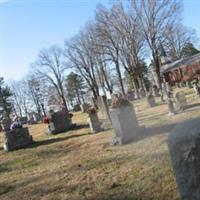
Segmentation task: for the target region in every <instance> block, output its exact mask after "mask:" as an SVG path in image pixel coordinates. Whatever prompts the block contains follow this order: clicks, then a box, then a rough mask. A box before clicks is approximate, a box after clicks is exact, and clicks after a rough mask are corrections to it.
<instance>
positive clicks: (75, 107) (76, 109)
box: [73, 104, 81, 112]
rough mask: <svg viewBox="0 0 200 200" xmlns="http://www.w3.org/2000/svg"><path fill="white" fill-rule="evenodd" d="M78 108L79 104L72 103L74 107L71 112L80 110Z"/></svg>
mask: <svg viewBox="0 0 200 200" xmlns="http://www.w3.org/2000/svg"><path fill="white" fill-rule="evenodd" d="M80 110H81V107H80V105H79V104H76V105H74V107H73V112H78V111H80Z"/></svg>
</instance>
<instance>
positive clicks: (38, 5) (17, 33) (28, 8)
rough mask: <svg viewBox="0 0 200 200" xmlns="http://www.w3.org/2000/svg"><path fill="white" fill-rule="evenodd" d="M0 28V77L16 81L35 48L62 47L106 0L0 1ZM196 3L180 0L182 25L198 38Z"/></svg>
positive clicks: (198, 4)
mask: <svg viewBox="0 0 200 200" xmlns="http://www.w3.org/2000/svg"><path fill="white" fill-rule="evenodd" d="M1 1H4V3H1V8H2V11H3V12H2V13H1V15H2V22H3V29H2V30H0V31H1V33H2V36H3V76H4V77H5V78H6V79H20V78H22V77H23V76H24V74H26V73H27V72H28V68H29V64H30V63H31V62H33V61H35V59H36V58H37V55H38V52H39V49H41V48H46V47H49V46H51V45H53V44H58V45H61V46H62V45H63V43H64V40H65V39H67V38H70V37H72V36H73V35H75V34H76V33H77V32H78V31H79V30H80V28H81V27H82V26H84V24H85V23H86V22H87V21H88V20H89V19H92V17H93V15H94V11H95V7H96V5H97V4H98V3H103V4H104V3H106V4H108V3H109V0H101V1H100V0H62V1H59V0H48V1H47V0H32V2H31V0H21V1H19V0H10V1H6V0H0V2H1ZM199 10H200V1H199V0H185V1H184V12H183V18H184V24H185V25H187V26H190V27H192V28H195V29H196V30H197V33H198V36H199V37H200V23H199V19H200V12H199Z"/></svg>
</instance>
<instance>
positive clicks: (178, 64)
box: [160, 53, 200, 73]
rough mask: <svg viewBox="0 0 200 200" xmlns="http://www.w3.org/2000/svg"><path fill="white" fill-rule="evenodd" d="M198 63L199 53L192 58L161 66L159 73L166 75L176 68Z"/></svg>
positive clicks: (199, 59)
mask: <svg viewBox="0 0 200 200" xmlns="http://www.w3.org/2000/svg"><path fill="white" fill-rule="evenodd" d="M197 62H200V53H198V54H195V55H193V56H190V57H187V58H181V59H179V60H176V61H174V62H172V63H169V64H166V65H163V66H162V67H161V70H160V71H161V73H166V72H169V71H171V70H175V69H177V68H181V67H183V66H185V65H192V64H194V63H197Z"/></svg>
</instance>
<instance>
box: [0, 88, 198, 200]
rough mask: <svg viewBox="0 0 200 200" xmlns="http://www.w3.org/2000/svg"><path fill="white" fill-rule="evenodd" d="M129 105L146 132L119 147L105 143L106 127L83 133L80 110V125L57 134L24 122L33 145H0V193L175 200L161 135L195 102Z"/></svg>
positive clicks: (24, 198)
mask: <svg viewBox="0 0 200 200" xmlns="http://www.w3.org/2000/svg"><path fill="white" fill-rule="evenodd" d="M193 97H194V95H193V93H192V92H191V90H188V91H187V98H188V100H189V102H190V104H192V103H197V100H196V99H195V98H193ZM157 100H158V99H157ZM134 105H135V110H136V113H137V116H138V120H139V122H140V124H145V125H146V126H147V128H148V130H149V132H147V134H146V135H143V136H142V137H140V138H138V139H137V141H134V142H132V143H131V144H128V145H125V146H122V147H111V146H110V145H109V142H110V140H111V137H112V134H111V130H110V131H103V132H101V133H99V134H96V135H92V134H89V132H90V131H89V128H88V127H85V126H83V124H84V123H86V118H87V116H86V115H85V114H81V113H75V115H74V118H73V119H74V121H75V122H76V123H78V124H79V125H80V124H81V125H82V126H81V127H80V128H79V129H77V130H72V131H69V132H66V133H62V134H59V135H55V136H46V135H45V134H44V132H45V129H46V126H45V125H43V124H40V125H32V126H29V130H30V133H31V134H32V135H33V137H34V139H35V140H36V141H37V143H36V144H35V145H33V146H31V147H30V148H26V149H21V150H18V151H14V152H9V153H6V152H4V151H3V150H0V199H2V200H11V199H13V200H18V199H19V200H29V199H37V200H38V199H42V200H51V199H52V200H56V199H69V200H83V199H84V200H86V199H87V200H96V199H99V200H151V199H152V200H165V199H166V200H178V199H179V196H178V193H177V189H176V183H175V178H174V175H173V172H172V168H171V164H170V160H169V155H168V150H167V145H166V138H167V136H168V133H169V131H170V128H171V126H170V124H175V123H177V122H180V121H182V120H185V119H188V118H191V117H196V116H199V114H200V107H199V106H197V107H193V108H190V109H188V110H186V111H184V112H183V113H181V114H178V115H176V116H173V117H171V116H168V115H167V107H166V105H164V104H161V102H159V105H158V106H157V107H155V108H148V107H147V104H146V101H145V100H141V101H136V102H135V103H134ZM157 126H160V127H157ZM0 143H1V144H2V137H0Z"/></svg>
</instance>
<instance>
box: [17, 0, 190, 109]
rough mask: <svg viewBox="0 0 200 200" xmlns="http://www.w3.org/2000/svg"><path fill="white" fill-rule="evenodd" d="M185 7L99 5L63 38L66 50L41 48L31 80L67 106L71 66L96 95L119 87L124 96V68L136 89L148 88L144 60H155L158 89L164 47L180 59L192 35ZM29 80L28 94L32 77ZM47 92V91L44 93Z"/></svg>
mask: <svg viewBox="0 0 200 200" xmlns="http://www.w3.org/2000/svg"><path fill="white" fill-rule="evenodd" d="M181 9H182V3H181V1H180V0H159V1H158V0H140V1H138V0H130V1H122V2H117V3H114V4H113V5H112V7H111V8H107V7H104V6H103V5H99V6H98V7H97V9H96V13H95V17H94V19H93V20H91V21H90V22H88V23H87V24H86V25H85V27H84V28H82V30H80V32H79V33H78V34H77V35H75V36H74V37H73V38H71V39H68V40H67V41H65V44H64V47H63V48H60V47H57V46H53V47H51V48H49V49H44V50H42V51H40V53H39V57H38V60H37V61H36V62H35V63H34V64H33V65H32V66H31V68H32V73H33V74H34V77H36V78H33V76H32V78H33V79H35V80H45V83H47V85H48V87H53V88H54V89H55V91H56V92H57V94H58V97H59V98H60V99H61V101H62V105H63V106H64V107H65V108H66V109H67V104H66V96H67V95H66V94H65V88H64V80H65V78H66V73H65V72H66V70H67V69H71V70H73V71H75V72H77V73H78V74H79V75H81V76H82V77H83V78H84V80H85V82H86V83H87V86H88V87H89V89H90V91H91V92H92V95H93V96H94V97H95V98H97V96H99V94H100V92H102V91H103V92H104V93H106V92H108V93H110V94H112V93H113V91H114V90H116V88H118V89H119V91H120V92H121V93H122V94H123V95H125V93H126V89H125V86H124V81H123V77H124V72H125V71H126V72H127V73H128V74H129V76H130V77H131V81H132V83H133V86H134V90H138V89H139V88H144V89H145V90H146V89H148V88H147V85H146V84H145V83H144V77H145V76H146V75H147V74H146V63H145V61H146V60H152V63H153V66H154V67H155V70H156V74H157V79H156V80H157V81H156V84H157V86H158V87H160V86H161V81H162V80H161V77H160V67H161V63H160V57H161V56H162V52H163V50H164V51H165V53H166V54H167V55H168V56H169V57H171V59H172V60H176V59H178V58H180V57H181V49H182V48H183V47H184V45H185V44H186V43H188V42H192V41H193V39H194V35H193V34H192V32H191V31H190V30H189V29H188V28H186V27H184V26H183V25H182V23H181ZM69 28H70V27H69ZM28 82H29V92H30V90H31V87H30V78H28ZM32 86H34V84H33V85H32ZM15 91H17V89H15ZM36 91H37V90H36ZM17 93H18V92H17ZM23 93H24V92H23ZM32 93H33V91H32ZM32 93H31V94H32ZM44 94H48V92H40V95H44ZM32 95H33V96H34V93H33V94H32ZM16 96H17V94H16ZM20 96H23V95H20ZM33 96H32V97H33ZM35 96H37V95H35ZM16 99H17V98H16ZM41 99H44V97H41ZM18 104H20V103H18V101H17V100H16V106H17V105H18ZM22 104H23V103H22ZM22 104H21V105H22ZM35 104H36V105H37V104H41V103H37V101H36V102H35ZM19 110H20V109H19ZM24 111H25V112H26V109H25V108H24Z"/></svg>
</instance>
